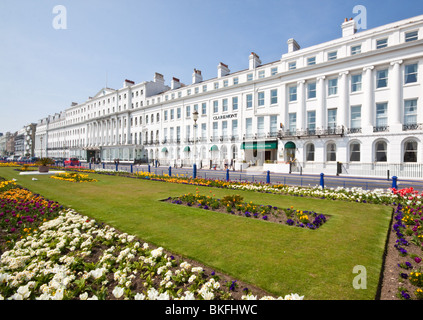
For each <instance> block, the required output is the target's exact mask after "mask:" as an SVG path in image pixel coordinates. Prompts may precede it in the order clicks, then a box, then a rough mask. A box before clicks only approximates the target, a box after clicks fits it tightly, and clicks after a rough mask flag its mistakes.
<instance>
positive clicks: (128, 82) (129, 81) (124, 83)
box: [123, 79, 135, 88]
mask: <svg viewBox="0 0 423 320" xmlns="http://www.w3.org/2000/svg"><path fill="white" fill-rule="evenodd" d="M134 84H135V82H134V81H131V80H128V79H125V81H124V82H123V87H124V88H126V87H130V86H133V85H134Z"/></svg>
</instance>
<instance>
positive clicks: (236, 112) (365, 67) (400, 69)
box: [35, 15, 423, 177]
mask: <svg viewBox="0 0 423 320" xmlns="http://www.w3.org/2000/svg"><path fill="white" fill-rule="evenodd" d="M341 29H342V37H340V38H338V39H335V40H333V41H329V42H325V43H322V44H318V45H315V46H312V47H309V48H300V46H299V45H298V44H297V42H296V41H295V40H294V39H289V40H288V52H287V53H285V54H283V55H282V57H281V59H280V60H277V61H274V62H271V63H265V64H262V62H261V61H260V58H259V56H258V55H257V54H256V53H251V55H250V56H249V61H247V59H246V64H247V62H248V68H247V69H245V70H241V71H236V72H233V73H231V72H230V70H229V67H228V66H227V65H225V64H224V63H219V65H218V67H217V77H216V78H213V79H208V80H205V79H203V78H202V75H201V71H199V70H195V69H194V73H193V75H192V83H191V84H189V85H184V84H182V83H181V82H180V81H179V80H178V79H177V78H172V80H171V84H170V86H167V85H165V81H164V77H163V75H161V74H159V73H156V74H155V76H154V79H153V81H145V82H141V83H137V84H136V83H134V82H132V81H129V80H125V81H124V85H123V87H122V88H120V89H118V90H114V89H110V88H103V89H101V90H100V91H99V92H98V93H97V94H96V95H95V96H93V97H90V98H89V99H88V100H87V101H85V102H83V103H73V104H72V106H71V107H69V108H67V109H65V110H64V111H62V112H60V113H57V114H55V115H54V116H49V117H46V118H43V119H41V120H40V121H39V122H38V124H37V131H36V147H35V148H36V155H37V156H46V155H47V156H49V157H78V158H79V159H81V160H82V161H90V159H91V158H92V157H96V158H98V157H100V158H101V160H102V161H105V162H113V160H114V159H119V160H120V162H121V163H122V162H129V163H133V162H134V161H139V160H144V161H147V160H148V161H154V160H158V161H159V163H160V165H166V166H167V165H170V166H174V165H178V166H180V165H183V166H191V165H192V164H193V163H194V162H196V163H197V165H198V166H201V167H203V168H204V167H206V168H208V167H210V165H212V166H215V165H216V166H217V167H218V168H223V166H224V164H225V163H227V164H230V163H231V162H234V163H235V168H237V169H239V168H240V166H243V167H244V168H245V167H246V166H251V165H255V166H257V168H260V169H265V170H267V169H270V170H271V171H276V172H278V171H279V172H283V171H284V170H287V169H286V163H287V162H291V163H292V165H291V170H292V171H300V170H301V172H303V173H321V172H323V173H325V174H335V173H336V171H337V164H338V163H340V164H342V174H350V175H374V176H378V175H379V176H386V174H387V170H390V173H391V176H392V175H397V176H399V177H423V173H422V168H423V164H422V163H423V145H422V143H423V125H422V124H423V101H422V100H423V99H422V98H423V97H422V93H423V87H422V86H423V72H422V71H423V15H422V16H417V17H414V18H410V19H406V20H402V21H398V22H395V23H391V24H388V25H385V26H381V27H377V28H374V29H371V30H365V31H361V32H356V30H355V22H354V21H353V20H347V19H346V21H345V22H344V23H343V24H342V26H341ZM195 110H196V111H197V112H198V120H196V121H194V116H193V113H194V111H195ZM261 167H263V168H261Z"/></svg>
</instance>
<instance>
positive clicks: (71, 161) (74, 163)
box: [65, 158, 81, 167]
mask: <svg viewBox="0 0 423 320" xmlns="http://www.w3.org/2000/svg"><path fill="white" fill-rule="evenodd" d="M80 165H81V163H80V162H79V160H78V158H68V159H66V160H65V166H78V167H79V166H80Z"/></svg>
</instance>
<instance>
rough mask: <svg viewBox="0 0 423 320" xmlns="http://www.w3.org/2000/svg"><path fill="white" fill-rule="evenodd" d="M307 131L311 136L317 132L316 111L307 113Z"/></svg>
mask: <svg viewBox="0 0 423 320" xmlns="http://www.w3.org/2000/svg"><path fill="white" fill-rule="evenodd" d="M307 130H308V132H309V134H314V133H315V131H316V111H307Z"/></svg>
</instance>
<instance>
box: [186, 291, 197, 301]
mask: <svg viewBox="0 0 423 320" xmlns="http://www.w3.org/2000/svg"><path fill="white" fill-rule="evenodd" d="M184 300H195V296H194V293H193V292H191V291H185V296H184Z"/></svg>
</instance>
